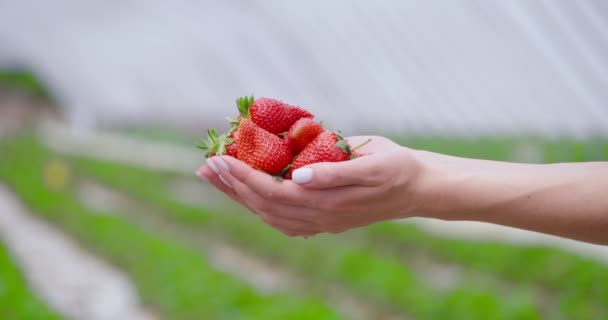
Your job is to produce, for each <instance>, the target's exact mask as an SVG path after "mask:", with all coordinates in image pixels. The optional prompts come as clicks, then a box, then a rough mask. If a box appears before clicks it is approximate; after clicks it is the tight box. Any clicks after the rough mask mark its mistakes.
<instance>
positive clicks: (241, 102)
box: [236, 95, 255, 123]
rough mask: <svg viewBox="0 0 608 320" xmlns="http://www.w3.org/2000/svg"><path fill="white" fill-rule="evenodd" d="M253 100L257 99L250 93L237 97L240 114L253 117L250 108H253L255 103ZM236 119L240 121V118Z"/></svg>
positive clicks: (246, 117)
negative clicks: (247, 95) (246, 95)
mask: <svg viewBox="0 0 608 320" xmlns="http://www.w3.org/2000/svg"><path fill="white" fill-rule="evenodd" d="M253 101H255V99H254V98H253V95H250V96H249V97H240V98H238V99H236V107H237V108H238V109H239V114H240V115H241V117H243V118H245V119H251V114H250V112H249V110H250V109H251V106H252V105H253ZM236 121H239V122H240V120H236ZM237 123H238V122H237Z"/></svg>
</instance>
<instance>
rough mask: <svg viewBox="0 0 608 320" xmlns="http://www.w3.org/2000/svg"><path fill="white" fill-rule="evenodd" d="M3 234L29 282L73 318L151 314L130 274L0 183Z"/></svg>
mask: <svg viewBox="0 0 608 320" xmlns="http://www.w3.org/2000/svg"><path fill="white" fill-rule="evenodd" d="M0 237H1V238H2V241H3V242H4V243H5V244H6V246H7V247H8V248H9V250H10V252H11V255H12V257H13V259H15V262H16V263H17V264H18V265H19V266H20V268H21V270H22V271H23V272H24V275H25V277H26V279H27V282H28V284H29V286H30V287H31V288H32V289H33V290H34V291H35V292H36V293H37V294H38V295H39V296H40V298H41V299H42V300H44V301H45V302H46V303H47V304H48V305H49V306H51V307H52V308H54V309H55V310H56V311H57V312H58V313H60V314H61V315H63V316H64V317H66V318H68V319H86V320H113V319H133V320H148V319H154V317H153V316H152V315H151V314H149V313H148V312H146V310H144V309H143V308H142V306H141V305H139V303H138V298H137V295H136V291H135V288H134V287H133V285H132V284H131V282H130V281H129V279H128V278H127V277H126V276H125V275H124V274H122V273H121V272H120V271H118V270H116V269H114V268H113V267H111V266H109V265H108V264H106V263H104V262H103V261H102V260H100V259H99V258H97V257H96V256H94V255H92V254H90V253H88V252H87V251H85V250H84V249H82V248H80V247H79V246H78V244H77V243H75V242H74V241H72V240H71V239H69V238H67V237H66V236H65V235H63V234H62V233H61V232H60V231H58V230H56V229H54V228H53V227H51V226H50V225H48V224H47V223H45V222H42V221H41V220H39V219H37V218H35V217H33V216H32V215H31V214H30V213H29V212H28V210H26V209H25V208H24V207H23V205H22V204H21V203H20V202H19V200H18V199H17V198H16V197H15V196H14V195H13V194H12V193H11V192H10V190H9V189H8V188H7V187H6V186H4V185H2V184H0Z"/></svg>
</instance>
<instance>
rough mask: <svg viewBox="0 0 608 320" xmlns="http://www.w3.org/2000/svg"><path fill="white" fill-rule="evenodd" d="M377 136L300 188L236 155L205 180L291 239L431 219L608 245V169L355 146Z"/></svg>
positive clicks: (212, 163)
mask: <svg viewBox="0 0 608 320" xmlns="http://www.w3.org/2000/svg"><path fill="white" fill-rule="evenodd" d="M370 138H371V142H370V143H369V144H367V145H365V146H363V147H362V148H361V149H359V150H358V151H359V152H360V153H362V154H364V155H363V156H361V157H359V158H356V159H353V160H350V161H344V162H335V163H316V164H311V165H308V166H306V167H305V168H303V169H298V170H296V171H294V173H293V178H292V180H283V181H277V180H276V179H274V178H273V177H271V176H270V175H268V174H266V173H264V172H261V171H257V170H254V169H252V168H251V167H249V166H248V165H246V164H245V163H243V162H241V161H239V160H237V159H235V158H232V157H229V156H221V157H212V158H210V159H208V160H207V164H206V165H204V166H202V167H201V168H199V170H197V175H198V176H199V177H201V178H202V179H204V180H206V181H209V182H210V183H211V184H213V185H214V186H215V187H217V188H218V189H219V190H221V191H222V192H224V193H225V194H226V195H228V196H229V197H231V198H232V199H234V200H235V201H237V202H239V203H240V204H242V205H243V206H245V207H247V208H248V209H249V210H251V211H252V212H254V213H256V214H257V215H258V216H259V217H260V218H261V219H262V220H264V221H265V222H266V223H268V224H269V225H271V226H273V227H274V228H276V229H278V230H280V231H281V232H283V233H284V234H286V235H288V236H312V235H315V234H318V233H324V232H330V233H340V232H343V231H346V230H349V229H352V228H357V227H362V226H366V225H369V224H372V223H375V222H380V221H386V220H394V219H403V218H409V217H426V218H436V219H442V220H469V221H483V222H490V223H495V224H500V225H505V226H511V227H517V228H521V229H527V230H533V231H538V232H543V233H547V234H552V235H557V236H562V237H568V238H572V239H577V240H582V241H587V242H592V243H598V244H608V162H588V163H560V164H520V163H510V162H498V161H488V160H479V159H467V158H458V157H452V156H447V155H442V154H438V153H432V152H427V151H423V150H413V149H409V148H406V147H402V146H400V145H398V144H396V143H394V142H393V141H391V140H389V139H387V138H384V137H380V136H371V137H369V136H357V137H350V138H347V140H348V142H349V144H350V145H358V144H359V143H361V142H363V141H365V140H367V139H370Z"/></svg>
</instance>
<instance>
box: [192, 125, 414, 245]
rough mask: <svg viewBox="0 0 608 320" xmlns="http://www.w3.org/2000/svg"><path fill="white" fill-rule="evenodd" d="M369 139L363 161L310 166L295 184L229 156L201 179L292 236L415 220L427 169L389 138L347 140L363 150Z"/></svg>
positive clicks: (202, 170) (295, 177)
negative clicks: (419, 188)
mask: <svg viewBox="0 0 608 320" xmlns="http://www.w3.org/2000/svg"><path fill="white" fill-rule="evenodd" d="M370 138H371V142H370V143H368V144H367V145H365V146H363V147H362V148H361V149H359V150H358V152H359V153H361V154H363V156H361V157H359V158H356V159H353V160H350V161H345V162H332V163H330V162H325V163H316V164H312V165H308V166H305V167H304V168H300V169H297V170H295V171H294V172H293V177H292V180H283V181H277V180H275V179H274V178H273V177H272V176H270V175H268V174H266V173H264V172H261V171H257V170H254V169H252V168H251V167H249V166H248V165H246V164H245V163H243V162H241V161H239V160H237V159H235V158H232V157H229V156H222V157H213V158H210V159H208V160H207V165H206V166H203V167H201V168H200V169H199V170H198V171H197V174H198V175H199V176H200V177H201V178H203V179H205V180H208V181H210V182H211V183H212V184H213V185H214V186H215V187H217V188H218V189H220V190H221V191H222V192H224V193H225V194H227V195H228V196H230V197H231V198H232V199H234V200H235V201H238V202H239V203H241V204H242V205H243V206H245V207H247V208H249V210H251V211H253V212H255V213H256V214H257V215H258V216H260V218H262V219H263V220H264V221H265V222H266V223H268V224H269V225H271V226H273V227H274V228H276V229H278V230H280V231H281V232H283V233H284V234H286V235H289V236H311V235H315V234H317V233H322V232H331V233H339V232H343V231H345V230H348V229H352V228H356V227H360V226H365V225H368V224H371V223H374V222H379V221H383V220H389V219H397V218H405V217H410V216H412V215H413V213H414V212H415V211H416V203H415V201H414V199H416V197H415V195H414V193H415V192H416V191H415V190H416V184H417V183H418V180H419V179H418V178H419V177H420V175H421V171H422V170H421V168H422V166H421V165H420V164H419V162H418V161H417V160H416V158H415V157H414V154H413V151H412V150H409V149H407V148H404V147H401V146H399V145H397V144H396V143H394V142H393V141H391V140H389V139H387V138H384V137H379V136H372V137H367V136H358V137H350V138H347V141H348V143H349V144H350V145H358V144H359V143H361V142H363V141H365V140H367V139H370Z"/></svg>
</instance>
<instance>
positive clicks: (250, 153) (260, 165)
mask: <svg viewBox="0 0 608 320" xmlns="http://www.w3.org/2000/svg"><path fill="white" fill-rule="evenodd" d="M238 139H239V142H238V151H237V153H238V156H239V160H241V161H243V162H245V163H247V164H248V165H250V166H251V167H252V168H254V169H258V170H262V171H264V172H266V173H268V174H271V175H279V174H281V172H282V171H283V170H284V169H285V168H286V167H287V166H288V165H289V162H290V161H291V158H292V154H291V150H290V149H289V146H288V145H287V142H286V141H285V140H283V139H281V138H280V137H279V136H276V135H274V134H272V133H270V132H268V131H266V130H264V129H262V128H260V127H259V126H257V125H256V124H255V123H253V122H252V121H251V120H248V119H242V120H241V124H240V125H239V137H238Z"/></svg>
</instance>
